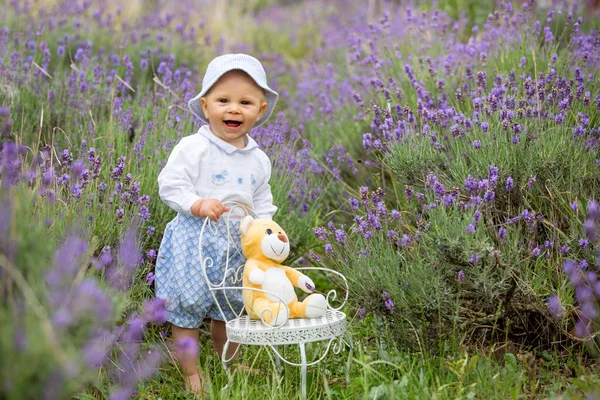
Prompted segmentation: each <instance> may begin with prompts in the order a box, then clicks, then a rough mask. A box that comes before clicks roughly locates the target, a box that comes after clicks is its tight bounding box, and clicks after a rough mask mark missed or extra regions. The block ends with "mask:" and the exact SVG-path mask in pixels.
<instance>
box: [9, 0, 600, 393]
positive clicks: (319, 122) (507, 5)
mask: <svg viewBox="0 0 600 400" xmlns="http://www.w3.org/2000/svg"><path fill="white" fill-rule="evenodd" d="M534 3H537V4H534ZM588 3H589V4H588ZM592 3H593V2H586V1H576V2H572V1H566V0H565V1H545V2H544V1H540V0H538V1H537V2H533V3H528V2H526V1H516V0H515V1H513V2H512V3H511V2H494V1H491V0H479V1H475V0H453V1H441V2H426V1H414V2H408V5H407V4H406V2H400V1H392V2H383V1H380V0H370V1H358V0H347V1H342V0H332V1H328V2H323V1H317V0H315V1H312V0H307V1H296V2H294V1H283V0H279V1H278V0H249V1H243V0H227V1H220V2H217V1H208V0H197V1H189V0H180V1H158V0H146V1H142V0H130V1H128V2H125V3H123V2H116V1H112V0H99V1H91V0H78V1H74V0H34V1H20V0H11V1H8V0H3V1H2V8H1V10H0V131H1V139H0V140H1V144H0V187H1V189H0V304H1V307H0V321H2V323H1V324H0V346H1V347H0V399H11V400H12V399H19V400H22V399H48V400H50V399H71V398H74V399H111V400H119V399H129V398H140V399H191V398H194V397H193V396H192V395H191V394H190V393H187V392H186V391H185V388H184V381H183V378H182V376H181V373H180V371H179V370H178V368H177V365H176V363H175V362H174V359H173V355H172V353H171V352H170V351H169V349H168V347H167V343H168V342H169V335H170V334H169V330H168V327H167V325H166V324H165V323H164V322H165V318H166V314H165V310H164V304H163V302H162V301H160V300H156V299H155V298H154V283H153V280H154V275H153V270H154V264H155V261H156V258H157V251H158V246H159V244H160V240H161V237H162V232H163V230H164V228H165V225H166V224H167V223H168V222H169V221H170V220H171V219H172V218H173V217H174V215H175V214H174V212H173V211H172V210H170V209H169V208H168V207H167V206H166V205H165V204H164V203H162V202H161V201H160V199H159V197H158V185H157V176H158V173H159V171H160V170H161V168H162V167H163V166H164V165H165V163H166V160H167V157H168V156H169V154H170V151H171V150H172V148H173V146H174V145H175V144H176V143H177V142H178V141H179V140H180V139H181V138H182V137H183V136H187V135H190V134H192V133H194V132H196V131H197V130H198V128H199V126H200V121H199V120H197V119H194V117H193V115H192V114H191V112H190V111H189V110H188V108H187V101H188V100H189V99H190V98H192V97H194V96H195V95H196V94H197V92H198V91H199V89H200V84H201V81H202V73H203V71H204V70H205V68H206V65H207V64H208V62H209V61H210V60H211V59H212V58H214V57H215V56H217V55H220V54H223V53H234V52H245V53H249V54H252V55H254V56H256V57H257V58H259V59H260V60H261V61H262V62H263V64H264V65H265V68H266V70H267V74H268V76H269V84H270V86H271V87H272V88H273V89H275V90H277V91H278V92H279V93H280V101H279V103H278V104H277V107H276V110H275V114H274V116H273V117H272V119H271V120H270V123H269V124H267V125H265V126H263V127H260V128H256V129H255V130H254V131H253V132H252V137H253V138H254V139H255V140H256V141H257V142H258V144H259V145H260V146H261V148H263V149H264V151H265V152H266V153H267V154H268V155H269V157H270V158H271V161H272V163H273V177H272V181H271V186H272V188H273V195H274V198H275V204H276V205H277V206H278V207H279V210H278V212H277V214H276V215H275V217H274V219H275V220H276V221H277V222H278V223H279V224H280V225H281V226H282V227H284V228H285V229H286V231H287V233H288V236H289V237H290V239H291V245H292V251H291V254H290V257H289V258H288V260H287V263H288V264H292V265H296V266H299V265H303V266H306V265H311V266H324V267H328V268H332V269H335V270H337V271H339V272H342V273H343V274H344V275H345V276H346V277H347V278H348V281H349V284H350V290H351V292H350V296H349V300H348V306H347V308H346V309H345V310H344V311H345V312H346V313H347V315H348V317H349V321H350V323H349V327H350V328H349V329H350V331H351V333H352V336H353V338H354V341H355V346H356V348H355V353H354V358H353V362H352V369H351V374H350V378H351V380H350V383H346V381H345V380H344V374H345V371H344V361H345V357H344V355H343V354H341V355H335V354H333V355H330V356H329V357H328V358H326V359H325V361H323V362H322V363H320V364H319V365H318V366H316V367H314V368H312V369H309V385H308V386H309V392H308V398H310V399H373V400H375V399H378V400H383V399H404V398H407V399H412V398H420V399H429V398H431V399H463V398H465V399H473V398H479V399H507V398H511V399H523V398H526V399H530V398H531V399H533V398H552V399H594V398H596V397H597V396H600V376H599V374H598V372H599V365H600V364H599V361H598V360H599V358H598V357H599V356H600V348H599V345H600V340H599V339H598V334H599V333H600V314H599V313H600V277H599V276H598V274H600V239H599V236H598V235H599V229H600V205H599V201H600V77H599V75H600V10H599V9H597V8H595V7H594V5H593V4H592ZM315 281H316V283H317V286H318V287H321V288H323V290H326V289H327V288H328V287H329V286H333V285H334V284H335V282H330V281H329V280H328V279H326V277H324V276H323V277H317V279H315ZM205 333H206V332H205ZM204 336H205V339H206V340H204V339H203V340H202V342H201V348H200V349H199V354H200V359H201V363H202V365H203V366H204V367H205V371H207V373H208V374H209V376H210V387H209V391H210V398H236V399H237V398H239V399H248V398H260V399H264V398H270V399H282V398H289V399H295V398H299V390H298V387H299V381H300V379H299V375H298V370H297V369H295V368H293V367H284V368H283V372H282V373H281V374H278V373H277V372H276V371H275V369H274V368H273V362H274V361H273V359H272V355H270V354H269V353H268V352H267V351H264V350H263V351H261V350H259V349H249V350H248V351H247V352H245V353H244V355H243V358H244V359H245V360H246V362H247V363H248V364H250V365H252V368H254V369H257V370H259V371H261V373H260V374H258V375H256V374H249V373H236V374H235V382H236V384H235V386H234V388H233V389H232V390H231V391H230V392H229V393H228V394H227V396H226V397H224V396H223V395H221V394H220V388H221V387H223V386H224V385H225V384H226V382H227V377H226V375H225V373H224V372H223V370H222V367H221V364H220V361H219V359H218V358H217V356H216V354H215V353H214V352H213V351H212V348H211V344H210V341H209V340H208V333H206V335H204Z"/></svg>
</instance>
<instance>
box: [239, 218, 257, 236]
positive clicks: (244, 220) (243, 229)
mask: <svg viewBox="0 0 600 400" xmlns="http://www.w3.org/2000/svg"><path fill="white" fill-rule="evenodd" d="M252 221H254V218H253V217H252V216H251V215H246V216H245V217H244V218H242V221H241V222H240V233H241V234H242V235H243V234H244V233H246V231H247V230H248V227H249V226H250V223H251V222H252Z"/></svg>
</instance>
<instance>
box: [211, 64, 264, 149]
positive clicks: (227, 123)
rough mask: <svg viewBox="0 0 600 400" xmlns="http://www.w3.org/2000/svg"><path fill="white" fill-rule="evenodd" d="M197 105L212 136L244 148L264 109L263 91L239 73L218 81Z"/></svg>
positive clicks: (226, 75)
mask: <svg viewBox="0 0 600 400" xmlns="http://www.w3.org/2000/svg"><path fill="white" fill-rule="evenodd" d="M200 103H201V104H202V109H203V110H204V115H206V118H207V119H208V122H209V123H210V129H211V131H212V133H213V134H214V135H215V136H217V137H218V138H220V139H221V140H224V141H225V142H227V143H230V144H232V145H234V146H236V147H237V148H239V149H242V148H244V147H245V146H246V144H245V142H244V136H245V135H246V134H247V133H248V132H249V131H250V129H252V128H253V127H254V125H255V124H256V122H257V121H258V120H259V119H260V117H261V116H262V115H263V113H264V112H265V109H266V108H267V103H266V101H265V95H264V91H263V90H262V88H260V87H259V86H258V85H257V84H256V83H255V82H254V80H252V78H250V77H249V76H248V75H247V74H246V73H245V72H243V71H239V70H234V71H230V72H228V73H226V74H225V75H223V76H222V77H221V78H219V80H218V81H217V83H215V84H214V85H213V86H212V87H211V88H210V90H209V91H208V93H207V94H206V96H204V97H202V98H201V99H200Z"/></svg>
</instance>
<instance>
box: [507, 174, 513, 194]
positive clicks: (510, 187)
mask: <svg viewBox="0 0 600 400" xmlns="http://www.w3.org/2000/svg"><path fill="white" fill-rule="evenodd" d="M513 187H514V182H513V178H511V177H510V176H509V177H508V178H506V191H507V192H510V191H511V190H513Z"/></svg>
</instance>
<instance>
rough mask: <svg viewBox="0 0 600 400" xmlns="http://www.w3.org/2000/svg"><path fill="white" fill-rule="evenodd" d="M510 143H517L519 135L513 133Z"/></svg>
mask: <svg viewBox="0 0 600 400" xmlns="http://www.w3.org/2000/svg"><path fill="white" fill-rule="evenodd" d="M512 144H519V135H513V137H512Z"/></svg>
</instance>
